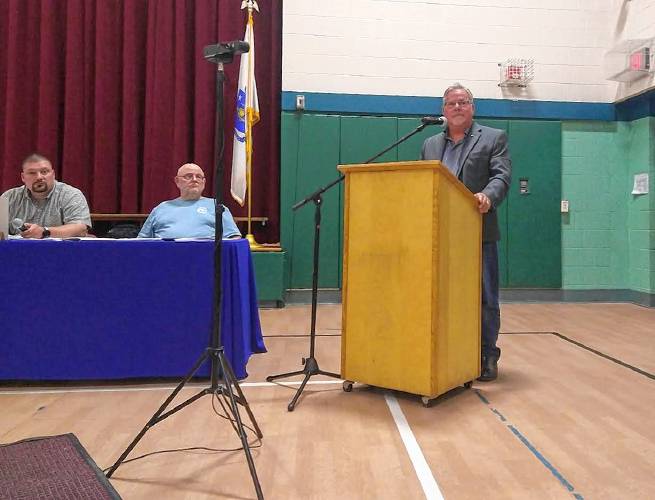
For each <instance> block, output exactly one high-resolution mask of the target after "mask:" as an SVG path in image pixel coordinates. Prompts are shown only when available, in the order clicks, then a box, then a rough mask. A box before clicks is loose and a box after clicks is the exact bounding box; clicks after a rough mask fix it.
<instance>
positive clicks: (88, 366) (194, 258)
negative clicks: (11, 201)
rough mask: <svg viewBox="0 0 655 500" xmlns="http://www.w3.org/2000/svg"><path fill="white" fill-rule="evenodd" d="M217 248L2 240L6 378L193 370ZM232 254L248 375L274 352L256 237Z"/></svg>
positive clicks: (235, 306) (233, 292)
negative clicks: (266, 334) (265, 325)
mask: <svg viewBox="0 0 655 500" xmlns="http://www.w3.org/2000/svg"><path fill="white" fill-rule="evenodd" d="M213 255H214V243H213V242H212V241H160V240H156V241H155V240H146V241H139V240H114V241H107V240H79V241H71V240H66V241H54V240H38V241H35V240H8V241H0V292H1V294H2V298H1V300H0V380H93V379H98V380H104V379H124V378H140V377H181V376H183V375H185V374H186V373H187V372H188V371H189V370H190V369H191V368H192V366H193V363H194V362H195V361H196V360H197V359H198V357H199V356H200V355H201V354H202V353H203V351H204V349H205V348H206V347H207V346H208V345H209V344H210V341H211V321H212V302H213V288H214V287H213V269H214V262H213V261H214V258H213ZM222 256H223V257H222V266H221V269H222V283H223V307H222V309H221V311H222V314H221V325H222V343H223V346H224V347H225V353H226V355H227V358H228V359H229V361H230V363H231V365H232V368H233V370H234V373H235V375H236V376H237V377H238V378H244V377H246V376H247V373H246V363H247V362H248V358H249V357H250V355H251V354H253V353H257V352H266V348H265V347H264V341H263V339H262V332H261V327H260V323H259V313H258V310H257V292H256V289H255V279H254V271H253V266H252V258H251V255H250V248H249V246H248V242H247V241H246V240H226V241H224V242H223V252H222ZM208 374H209V366H208V363H205V365H204V366H203V367H202V368H201V370H199V372H198V373H197V375H199V376H206V375H208Z"/></svg>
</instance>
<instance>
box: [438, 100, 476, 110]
mask: <svg viewBox="0 0 655 500" xmlns="http://www.w3.org/2000/svg"><path fill="white" fill-rule="evenodd" d="M470 105H471V101H470V100H468V99H462V100H461V101H450V102H447V103H446V104H445V105H444V106H446V107H447V108H448V109H453V108H455V106H459V107H460V108H465V107H467V106H470Z"/></svg>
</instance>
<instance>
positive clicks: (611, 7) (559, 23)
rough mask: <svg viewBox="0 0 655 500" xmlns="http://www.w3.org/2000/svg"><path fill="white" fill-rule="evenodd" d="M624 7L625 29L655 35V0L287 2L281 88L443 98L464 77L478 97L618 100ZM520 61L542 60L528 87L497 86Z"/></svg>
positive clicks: (284, 17)
mask: <svg viewBox="0 0 655 500" xmlns="http://www.w3.org/2000/svg"><path fill="white" fill-rule="evenodd" d="M619 3H621V4H622V3H629V4H633V5H630V6H629V10H630V15H629V22H628V24H627V25H626V27H625V29H629V30H630V31H634V32H635V33H647V32H650V31H652V30H653V29H655V27H654V25H655V9H654V8H653V4H654V3H655V0H545V1H544V0H352V1H350V0H330V1H318V0H285V2H284V4H283V5H284V7H283V8H284V12H283V64H282V89H283V90H285V91H302V92H334V93H349V94H380V95H403V96H435V95H440V94H441V92H442V90H443V89H444V88H445V87H447V86H448V85H450V84H451V83H453V82H455V81H459V82H461V83H463V84H464V85H466V86H468V87H469V88H471V90H472V91H473V93H474V94H475V95H476V97H479V98H515V97H518V98H525V99H532V100H554V101H580V102H613V101H614V100H615V99H616V98H617V88H618V85H617V84H616V83H614V82H610V81H607V80H606V79H605V77H606V75H605V70H604V64H603V62H604V54H605V52H606V51H607V49H608V47H611V46H612V44H613V43H614V42H615V40H616V39H617V36H619V35H617V34H616V33H615V31H616V30H615V29H614V28H615V27H616V26H617V20H616V19H615V16H617V15H618V12H619V11H620V10H621V7H620V6H619ZM473 4H474V5H473ZM637 10H639V13H638V14H637V13H636V12H635V11H637ZM648 19H650V21H648ZM625 29H624V30H623V31H622V34H621V36H622V35H623V34H624V33H625ZM511 57H517V58H532V59H534V61H535V78H534V80H533V82H532V84H531V85H530V86H529V87H528V88H527V89H523V90H516V89H509V90H508V89H503V88H500V87H498V81H499V68H498V63H499V62H502V61H504V60H506V59H507V58H511Z"/></svg>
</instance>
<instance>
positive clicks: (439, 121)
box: [421, 116, 448, 127]
mask: <svg viewBox="0 0 655 500" xmlns="http://www.w3.org/2000/svg"><path fill="white" fill-rule="evenodd" d="M421 123H422V124H423V125H441V126H443V127H445V126H446V125H448V120H446V117H445V116H440V117H438V118H437V117H436V116H424V117H423V118H421Z"/></svg>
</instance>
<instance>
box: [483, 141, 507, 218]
mask: <svg viewBox="0 0 655 500" xmlns="http://www.w3.org/2000/svg"><path fill="white" fill-rule="evenodd" d="M511 182H512V160H511V159H510V155H509V148H508V146H507V134H506V133H505V132H504V131H500V133H499V134H498V135H497V136H496V140H495V141H494V144H493V148H492V151H491V159H490V160H489V182H487V185H486V186H485V187H484V189H483V190H482V193H478V194H482V195H484V197H486V198H487V199H488V200H489V206H488V208H487V210H493V209H495V208H496V207H497V206H498V205H500V203H501V202H502V201H503V200H504V199H505V196H507V191H508V190H509V186H510V183H511ZM476 198H478V200H479V201H480V198H481V197H478V196H477V195H476ZM481 208H482V207H481Z"/></svg>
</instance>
